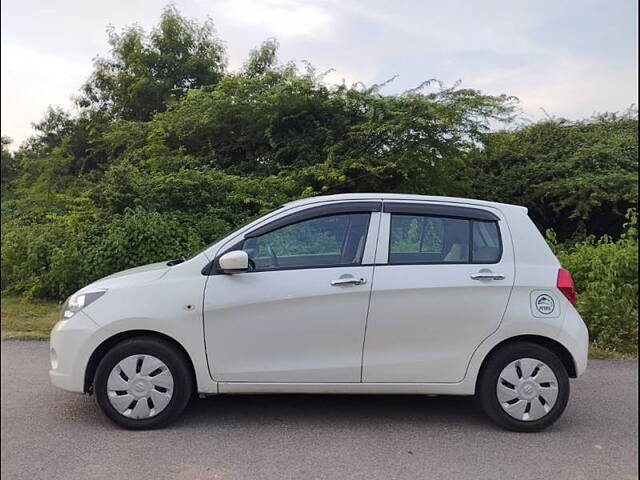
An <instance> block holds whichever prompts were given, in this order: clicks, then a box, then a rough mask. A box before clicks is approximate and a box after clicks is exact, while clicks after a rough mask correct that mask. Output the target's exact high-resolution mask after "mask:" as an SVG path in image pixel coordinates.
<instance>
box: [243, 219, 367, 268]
mask: <svg viewBox="0 0 640 480" xmlns="http://www.w3.org/2000/svg"><path fill="white" fill-rule="evenodd" d="M368 227H369V214H368V213H351V214H341V215H331V216H326V217H318V218H312V219H309V220H304V221H302V222H298V223H294V224H291V225H286V226H284V227H282V228H279V229H278V230H274V231H272V232H269V233H265V234H264V235H260V236H258V237H253V238H248V239H246V240H245V241H244V244H243V246H242V249H243V250H244V251H246V252H247V254H248V255H249V259H250V260H251V262H252V263H253V265H252V267H253V269H254V270H255V271H265V270H284V269H289V268H310V267H323V266H340V265H358V264H360V263H361V262H362V254H363V252H364V243H365V241H366V236H367V230H368Z"/></svg>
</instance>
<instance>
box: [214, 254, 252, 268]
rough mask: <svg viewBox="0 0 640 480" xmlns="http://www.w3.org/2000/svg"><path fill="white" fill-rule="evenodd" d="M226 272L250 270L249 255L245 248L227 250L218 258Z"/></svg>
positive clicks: (219, 263)
mask: <svg viewBox="0 0 640 480" xmlns="http://www.w3.org/2000/svg"><path fill="white" fill-rule="evenodd" d="M218 265H220V269H221V270H222V271H223V272H224V273H240V272H246V271H247V270H249V255H247V252H245V251H244V250H234V251H233V252H227V253H225V254H224V255H222V256H221V257H220V258H219V259H218Z"/></svg>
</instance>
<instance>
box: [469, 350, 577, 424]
mask: <svg viewBox="0 0 640 480" xmlns="http://www.w3.org/2000/svg"><path fill="white" fill-rule="evenodd" d="M477 393H478V397H479V400H480V404H481V406H482V409H483V410H484V412H485V413H486V414H487V415H488V416H489V418H491V419H492V420H493V421H494V422H495V423H496V424H498V425H500V426H501V427H503V428H506V429H509V430H514V431H520V432H532V431H537V430H542V429H544V428H546V427H548V426H549V425H551V424H552V423H554V422H555V421H556V420H557V419H558V418H559V417H560V415H562V412H563V411H564V409H565V407H566V406H567V402H568V400H569V376H568V374H567V371H566V369H565V367H564V365H563V364H562V362H561V361H560V359H559V358H558V357H557V356H556V355H555V354H554V353H553V352H551V351H550V350H548V349H547V348H545V347H543V346H541V345H537V344H534V343H528V342H518V343H512V344H510V345H507V346H505V347H503V348H501V349H500V350H498V351H497V352H495V353H493V354H491V357H490V358H488V359H487V362H486V364H485V365H484V367H483V370H482V372H481V374H480V377H479V379H478V386H477Z"/></svg>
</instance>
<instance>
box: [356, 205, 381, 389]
mask: <svg viewBox="0 0 640 480" xmlns="http://www.w3.org/2000/svg"><path fill="white" fill-rule="evenodd" d="M381 203H383V204H384V201H383V202H381ZM382 209H383V205H381V207H380V213H379V217H378V229H377V231H376V248H375V249H374V251H373V267H372V268H371V286H370V288H369V300H368V302H367V314H366V316H365V319H364V332H363V334H362V351H361V354H360V383H363V382H364V348H365V345H366V342H367V324H368V323H369V311H370V309H371V296H372V295H373V283H374V279H375V275H376V257H377V255H378V243H379V241H380V225H382Z"/></svg>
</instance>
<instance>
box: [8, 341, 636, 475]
mask: <svg viewBox="0 0 640 480" xmlns="http://www.w3.org/2000/svg"><path fill="white" fill-rule="evenodd" d="M47 367H48V346H47V344H46V343H43V342H24V343H23V342H8V341H6V342H2V402H1V403H2V413H1V416H2V444H1V449H2V478H3V479H5V478H6V479H14V478H16V479H19V478H24V479H39V478H43V479H44V478H46V479H68V480H72V479H82V480H85V479H94V478H106V479H109V480H114V479H121V478H135V479H146V478H152V479H164V478H172V479H190V480H194V479H199V478H207V479H228V478H241V479H245V478H278V479H311V478H327V479H339V478H350V479H351V478H353V479H376V478H381V479H392V478H408V479H416V478H435V479H445V478H455V479H463V478H474V479H480V478H490V479H497V478H519V479H529V478H531V479H536V480H540V479H545V478H553V479H565V478H566V479H587V478H593V479H607V480H613V479H625V478H629V479H630V478H637V476H638V463H637V457H636V455H637V452H638V410H637V401H638V390H637V389H638V381H637V380H638V364H637V362H624V361H596V360H593V361H591V363H590V368H589V370H588V371H587V373H586V374H585V376H583V377H582V378H580V379H579V380H577V381H572V389H573V390H572V394H571V400H570V402H569V407H568V408H567V411H566V412H565V414H564V416H563V417H562V418H561V419H560V420H559V421H558V422H557V423H556V424H555V425H554V426H553V427H551V428H550V429H549V430H547V431H545V432H542V433H537V434H517V433H511V432H505V431H503V430H500V429H497V428H496V427H494V426H493V425H492V424H490V423H489V422H488V421H487V420H485V418H484V416H483V415H482V414H481V413H480V412H479V411H478V410H477V408H476V407H475V404H474V402H473V400H472V399H471V398H461V397H439V398H426V397H420V396H289V395H287V396H284V395H276V396H227V397H222V396H221V397H217V398H210V399H203V400H197V401H194V403H193V404H192V405H190V407H188V410H187V412H186V413H185V415H184V416H183V417H182V419H181V420H179V421H178V422H176V423H175V424H173V425H172V426H171V427H169V428H167V429H164V430H159V431H154V432H129V431H125V430H121V429H119V428H117V427H115V426H113V425H112V424H111V423H109V421H107V419H106V418H105V417H103V416H102V414H101V413H100V411H99V410H98V407H97V405H96V404H95V402H94V399H93V397H88V396H85V395H76V394H72V393H66V392H63V391H59V390H57V389H55V388H54V387H52V386H51V385H50V384H49V380H48V376H47Z"/></svg>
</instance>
